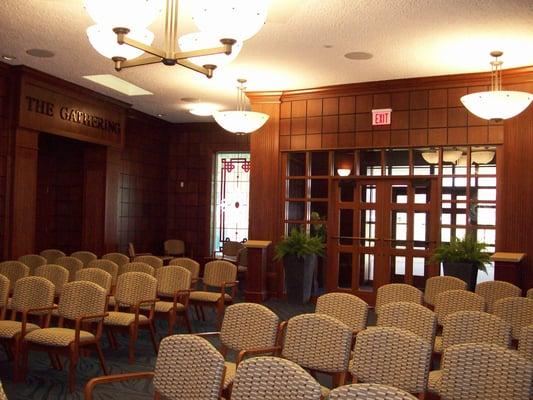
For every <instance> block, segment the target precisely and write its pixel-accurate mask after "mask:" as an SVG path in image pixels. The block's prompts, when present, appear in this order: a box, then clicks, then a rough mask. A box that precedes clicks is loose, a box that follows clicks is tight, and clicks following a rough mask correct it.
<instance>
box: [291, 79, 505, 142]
mask: <svg viewBox="0 0 533 400" xmlns="http://www.w3.org/2000/svg"><path fill="white" fill-rule="evenodd" d="M481 90H487V88H486V87H479V86H478V87H454V88H443V89H427V90H412V91H400V92H389V93H372V94H357V93H356V94H354V95H343V96H339V97H324V98H316V99H315V98H313V99H302V100H294V101H283V102H282V104H281V119H280V150H303V149H335V148H354V147H358V148H369V147H411V146H428V145H434V146H438V145H458V144H485V143H501V142H502V141H503V125H502V124H501V123H499V124H497V123H488V122H487V121H486V120H482V119H480V118H477V117H475V116H474V115H472V114H471V113H468V112H467V110H466V109H465V108H464V107H463V106H462V104H461V102H460V98H461V96H463V95H465V94H467V93H471V92H477V91H481ZM382 108H391V109H392V118H391V125H385V126H372V113H371V110H372V109H382Z"/></svg>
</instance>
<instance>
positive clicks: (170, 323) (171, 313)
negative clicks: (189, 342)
mask: <svg viewBox="0 0 533 400" xmlns="http://www.w3.org/2000/svg"><path fill="white" fill-rule="evenodd" d="M167 323H168V335H169V336H170V335H172V334H173V333H174V324H175V323H176V313H175V312H174V311H169V312H168V318H167Z"/></svg>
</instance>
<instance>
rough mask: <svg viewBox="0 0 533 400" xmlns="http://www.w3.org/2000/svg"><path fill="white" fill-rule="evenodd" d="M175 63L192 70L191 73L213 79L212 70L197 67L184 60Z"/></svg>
mask: <svg viewBox="0 0 533 400" xmlns="http://www.w3.org/2000/svg"><path fill="white" fill-rule="evenodd" d="M176 63H177V64H179V65H181V66H182V67H185V68H189V69H192V70H193V71H196V72H199V73H201V74H204V75H205V76H207V77H208V78H212V77H213V70H214V68H205V67H200V66H199V65H196V64H193V63H192V62H190V61H188V60H186V59H185V60H177V61H176ZM214 67H215V68H216V66H214Z"/></svg>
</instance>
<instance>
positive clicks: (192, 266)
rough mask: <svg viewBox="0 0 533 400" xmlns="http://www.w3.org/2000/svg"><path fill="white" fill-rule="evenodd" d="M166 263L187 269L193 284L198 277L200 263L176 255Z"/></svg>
mask: <svg viewBox="0 0 533 400" xmlns="http://www.w3.org/2000/svg"><path fill="white" fill-rule="evenodd" d="M168 265H176V266H178V267H183V268H185V269H188V270H189V271H190V273H191V284H192V285H194V284H196V282H198V280H199V278H200V264H198V262H196V261H194V260H193V259H192V258H188V257H178V258H173V259H172V260H170V262H169V264H168Z"/></svg>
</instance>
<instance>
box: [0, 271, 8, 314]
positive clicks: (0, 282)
mask: <svg viewBox="0 0 533 400" xmlns="http://www.w3.org/2000/svg"><path fill="white" fill-rule="evenodd" d="M8 300H9V279H8V278H7V277H6V276H4V275H2V274H0V320H2V319H4V318H5V317H6V310H7V301H8Z"/></svg>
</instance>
